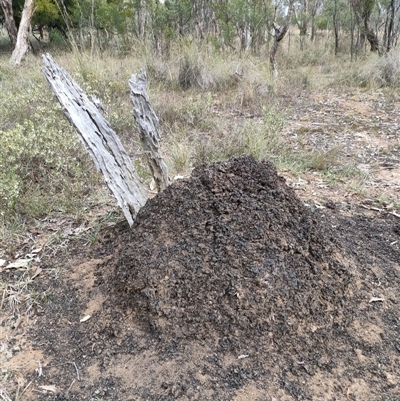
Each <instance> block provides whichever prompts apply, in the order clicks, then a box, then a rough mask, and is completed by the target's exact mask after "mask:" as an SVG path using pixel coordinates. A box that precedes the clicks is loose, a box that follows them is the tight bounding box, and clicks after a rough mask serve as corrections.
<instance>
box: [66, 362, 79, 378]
mask: <svg viewBox="0 0 400 401" xmlns="http://www.w3.org/2000/svg"><path fill="white" fill-rule="evenodd" d="M69 363H70V364H72V365H74V366H75V370H76V378H77V379H78V380H81V378H80V377H79V370H78V367H77V366H76V363H75V362H69Z"/></svg>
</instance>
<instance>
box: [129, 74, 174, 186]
mask: <svg viewBox="0 0 400 401" xmlns="http://www.w3.org/2000/svg"><path fill="white" fill-rule="evenodd" d="M129 87H130V88H131V100H132V103H133V116H134V117H135V120H136V124H137V126H138V129H139V133H140V140H141V142H142V146H143V149H144V151H145V153H146V156H147V162H148V163H149V167H150V170H151V174H152V175H153V178H154V180H155V182H156V186H157V190H158V191H159V192H161V191H163V190H164V189H165V188H166V187H167V186H168V184H169V180H168V170H167V166H166V164H165V163H164V161H163V158H162V156H161V154H160V146H159V143H160V140H161V128H160V123H159V120H158V117H157V115H156V113H155V112H154V110H153V108H152V107H151V104H150V100H149V96H148V94H147V82H146V72H144V71H140V72H139V73H138V74H134V75H132V77H131V79H130V80H129Z"/></svg>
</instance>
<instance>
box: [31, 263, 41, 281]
mask: <svg viewBox="0 0 400 401" xmlns="http://www.w3.org/2000/svg"><path fill="white" fill-rule="evenodd" d="M42 271H43V269H41V268H40V267H39V266H38V267H37V268H36V271H35V273H34V274H33V276H32V277H31V280H33V279H35V278H36V277H37V276H38V275H39V274H40V273H41V272H42Z"/></svg>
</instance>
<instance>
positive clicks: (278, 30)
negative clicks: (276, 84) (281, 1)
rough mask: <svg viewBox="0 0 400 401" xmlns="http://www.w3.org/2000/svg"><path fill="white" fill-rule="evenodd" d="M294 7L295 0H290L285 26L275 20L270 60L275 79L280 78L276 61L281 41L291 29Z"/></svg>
mask: <svg viewBox="0 0 400 401" xmlns="http://www.w3.org/2000/svg"><path fill="white" fill-rule="evenodd" d="M293 8H294V0H290V2H289V6H288V11H287V14H286V17H285V22H284V24H283V26H279V25H278V24H277V23H276V22H274V27H273V28H274V31H273V34H272V36H273V42H272V46H271V49H270V51H269V62H270V65H271V71H272V76H273V77H274V80H275V81H276V80H277V79H278V65H277V63H276V52H277V51H278V47H279V43H280V42H281V41H282V39H283V38H284V37H285V35H286V33H287V31H288V29H289V25H290V18H291V17H292V12H293Z"/></svg>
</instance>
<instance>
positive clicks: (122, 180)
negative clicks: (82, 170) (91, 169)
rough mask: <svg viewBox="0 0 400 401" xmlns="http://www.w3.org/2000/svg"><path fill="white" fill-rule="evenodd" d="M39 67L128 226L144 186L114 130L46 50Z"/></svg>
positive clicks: (144, 193) (143, 196)
mask: <svg viewBox="0 0 400 401" xmlns="http://www.w3.org/2000/svg"><path fill="white" fill-rule="evenodd" d="M43 61H44V65H45V66H44V67H43V68H42V71H43V73H44V75H45V77H46V79H47V81H48V83H49V85H50V87H51V89H52V90H53V92H54V94H55V95H56V97H57V99H58V101H59V102H60V104H61V106H62V107H63V109H64V113H65V115H66V117H67V118H68V120H69V121H70V122H71V124H72V125H73V126H74V127H75V129H76V131H77V134H78V136H79V139H80V140H81V141H82V143H83V145H84V146H85V148H86V150H87V151H88V152H89V154H90V156H91V158H92V159H93V161H94V164H95V165H96V168H97V169H98V170H99V171H101V173H102V174H103V176H104V179H105V181H106V184H107V186H108V188H109V189H110V190H111V192H112V194H113V195H114V196H115V198H116V199H117V202H118V205H119V206H120V207H121V209H122V210H123V212H124V215H125V218H126V219H127V221H128V223H129V225H130V226H132V224H133V221H134V218H135V216H136V214H137V213H138V211H139V210H140V208H141V207H142V206H144V204H145V203H146V201H147V190H146V188H145V186H144V185H143V183H142V182H141V180H140V178H139V176H138V174H137V172H136V171H135V168H134V167H133V164H132V162H131V160H130V158H129V156H128V154H127V153H126V151H125V149H124V147H123V146H122V143H121V141H120V139H119V138H118V136H117V134H116V133H115V132H114V131H113V130H112V128H111V127H110V125H109V123H108V121H107V120H106V119H105V118H104V116H103V115H102V114H101V113H100V112H99V110H98V109H97V108H96V106H95V105H94V104H93V103H92V102H91V101H90V100H89V99H88V97H87V96H86V95H85V93H84V92H83V90H82V89H81V88H80V87H79V85H78V84H77V83H75V81H74V80H73V79H72V78H71V76H70V75H69V74H68V72H66V71H65V70H64V69H63V68H62V67H60V66H58V64H57V63H56V62H55V61H54V60H53V58H52V57H51V55H50V54H46V55H43Z"/></svg>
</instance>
